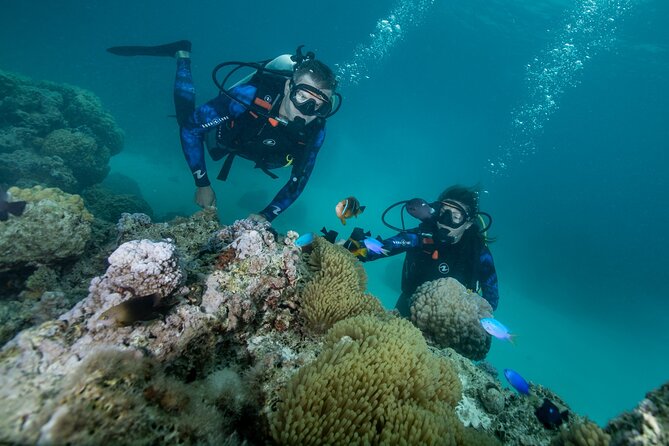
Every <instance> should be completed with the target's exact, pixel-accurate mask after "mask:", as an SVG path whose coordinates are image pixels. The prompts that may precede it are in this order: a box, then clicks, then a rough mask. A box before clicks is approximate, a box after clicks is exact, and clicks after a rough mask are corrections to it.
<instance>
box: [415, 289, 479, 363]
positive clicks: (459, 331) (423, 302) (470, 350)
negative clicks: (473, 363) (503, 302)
mask: <svg viewBox="0 0 669 446" xmlns="http://www.w3.org/2000/svg"><path fill="white" fill-rule="evenodd" d="M491 316H492V308H491V307H490V304H489V303H488V302H487V301H486V300H485V299H483V298H482V297H481V296H479V295H478V294H476V293H473V292H471V291H468V290H467V289H465V287H464V286H463V285H462V284H461V283H460V282H458V281H457V280H455V279H453V278H451V277H449V278H447V279H438V280H434V281H431V282H426V283H424V284H422V285H421V286H419V287H418V289H416V292H415V293H414V295H413V297H412V304H411V320H412V321H413V322H414V323H415V324H416V326H417V327H418V328H420V329H421V331H422V332H423V334H424V335H425V337H426V338H427V339H428V341H430V342H432V343H433V344H434V345H436V346H438V347H440V348H446V347H450V348H453V349H455V350H456V351H457V352H458V353H460V354H462V355H464V356H466V357H468V358H470V359H474V360H478V359H483V358H485V356H486V354H487V353H488V351H489V350H490V344H491V338H490V335H488V333H486V331H485V330H484V329H483V327H482V326H481V323H480V322H479V321H480V319H481V318H485V317H491Z"/></svg>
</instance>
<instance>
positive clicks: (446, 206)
mask: <svg viewBox="0 0 669 446" xmlns="http://www.w3.org/2000/svg"><path fill="white" fill-rule="evenodd" d="M436 204H437V205H438V204H441V209H440V211H439V217H438V219H437V221H438V222H439V223H441V224H442V225H443V226H446V227H448V228H451V229H458V228H460V227H462V226H463V225H464V224H465V223H467V222H468V221H470V220H471V219H470V218H469V213H468V212H467V210H466V209H465V208H464V207H463V206H462V205H461V204H460V203H458V202H456V201H451V200H444V201H440V202H438V203H436Z"/></svg>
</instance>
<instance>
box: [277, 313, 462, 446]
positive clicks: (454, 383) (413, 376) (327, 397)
mask: <svg viewBox="0 0 669 446" xmlns="http://www.w3.org/2000/svg"><path fill="white" fill-rule="evenodd" d="M324 342H325V345H324V348H323V351H322V352H321V354H320V355H319V356H318V358H316V360H315V361H314V362H312V363H311V364H308V365H306V366H304V367H302V368H301V369H300V370H299V371H298V372H297V374H295V376H294V377H293V378H292V379H291V380H290V382H289V384H288V386H287V387H286V389H285V390H284V391H283V392H282V393H281V396H280V402H279V403H278V407H277V410H276V412H275V413H274V414H272V417H271V431H272V436H273V438H274V439H275V440H276V441H277V442H278V443H279V444H353V443H359V444H379V443H382V444H384V443H385V444H400V443H401V442H404V444H417V443H418V442H420V443H422V444H436V443H438V442H439V441H442V442H444V443H446V438H449V437H450V438H451V439H453V438H454V435H455V432H456V430H457V429H458V427H457V425H458V423H457V421H456V419H455V416H454V413H453V407H454V406H455V405H456V403H457V401H458V400H459V398H460V383H459V381H458V379H457V376H456V375H455V373H454V372H453V370H452V368H451V366H450V365H449V364H448V363H447V362H446V361H444V360H437V359H435V358H433V357H431V356H430V355H429V353H428V351H427V346H426V345H425V342H424V340H423V338H422V336H421V335H420V332H419V331H418V330H416V329H415V328H414V327H413V326H412V325H411V324H410V323H408V322H407V321H404V320H401V319H396V318H395V319H391V320H388V321H381V320H378V319H376V318H374V317H370V316H358V317H354V318H349V319H346V320H344V321H340V322H338V323H336V324H335V325H334V326H333V327H332V328H331V329H330V330H329V331H328V333H327V334H326V336H325V341H324Z"/></svg>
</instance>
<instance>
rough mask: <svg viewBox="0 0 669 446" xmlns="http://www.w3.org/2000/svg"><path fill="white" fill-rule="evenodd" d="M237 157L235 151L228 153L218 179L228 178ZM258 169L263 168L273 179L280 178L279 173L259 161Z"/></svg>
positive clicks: (256, 166)
mask: <svg viewBox="0 0 669 446" xmlns="http://www.w3.org/2000/svg"><path fill="white" fill-rule="evenodd" d="M234 159H235V154H234V153H228V154H227V155H226V157H225V161H224V162H223V165H222V166H221V170H219V172H218V175H217V176H216V179H217V180H221V181H225V180H227V179H228V175H229V174H230V168H231V167H232V161H233V160H234ZM255 168H256V169H261V170H262V171H263V172H265V173H266V174H267V175H269V176H270V177H271V178H272V179H273V180H276V179H277V178H279V176H278V175H276V174H274V173H273V172H272V171H270V170H269V169H267V168H265V167H262V166H261V165H260V164H259V163H256V165H255Z"/></svg>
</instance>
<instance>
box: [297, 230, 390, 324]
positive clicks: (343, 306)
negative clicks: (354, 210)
mask: <svg viewBox="0 0 669 446" xmlns="http://www.w3.org/2000/svg"><path fill="white" fill-rule="evenodd" d="M311 246H312V252H311V254H310V256H309V261H308V262H309V265H310V266H311V268H312V269H313V270H315V274H314V277H313V278H312V279H311V280H310V281H309V282H308V283H307V284H306V285H305V286H304V289H303V290H302V292H301V304H300V305H301V314H302V317H303V318H304V320H305V321H306V325H307V327H308V328H309V329H310V330H311V331H312V332H314V333H323V332H325V331H327V330H328V329H329V328H330V327H331V326H332V325H333V324H335V323H336V322H338V321H340V320H343V319H346V318H348V317H353V316H357V315H361V314H370V315H371V314H381V313H383V307H382V306H381V303H380V302H379V300H378V299H377V298H375V297H374V296H372V295H369V294H367V293H365V288H366V286H367V274H366V273H365V270H364V269H363V267H362V264H361V263H360V262H358V261H357V259H356V258H355V256H354V255H353V254H351V253H350V252H349V251H348V250H346V249H344V248H343V247H341V246H338V245H333V244H332V243H329V242H328V241H326V240H325V239H324V238H322V237H317V238H316V239H315V240H314V242H313V243H312V244H311Z"/></svg>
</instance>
